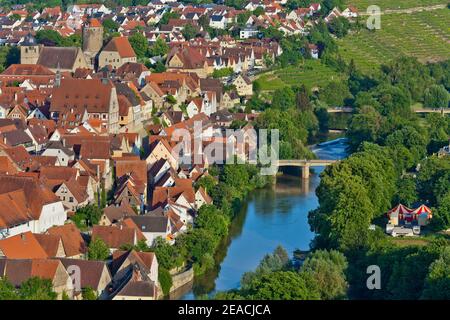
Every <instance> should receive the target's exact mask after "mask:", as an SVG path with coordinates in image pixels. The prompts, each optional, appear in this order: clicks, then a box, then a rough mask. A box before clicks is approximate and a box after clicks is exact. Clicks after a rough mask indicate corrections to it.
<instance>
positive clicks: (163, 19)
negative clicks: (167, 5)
mask: <svg viewBox="0 0 450 320" xmlns="http://www.w3.org/2000/svg"><path fill="white" fill-rule="evenodd" d="M179 17H180V15H179V14H178V13H176V12H169V11H166V12H165V13H164V14H163V15H162V17H161V20H159V22H158V25H159V26H162V25H165V24H168V23H169V20H170V19H178V18H179Z"/></svg>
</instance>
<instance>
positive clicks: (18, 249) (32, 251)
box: [0, 232, 48, 259]
mask: <svg viewBox="0 0 450 320" xmlns="http://www.w3.org/2000/svg"><path fill="white" fill-rule="evenodd" d="M0 250H1V251H2V252H3V254H4V255H5V256H6V257H7V258H8V259H35V258H42V259H45V258H47V257H48V255H47V253H46V252H45V250H44V249H43V248H42V246H41V245H40V243H39V242H38V241H37V239H36V238H35V236H34V234H32V233H31V232H25V233H21V234H18V235H15V236H12V237H9V238H6V239H3V240H0Z"/></svg>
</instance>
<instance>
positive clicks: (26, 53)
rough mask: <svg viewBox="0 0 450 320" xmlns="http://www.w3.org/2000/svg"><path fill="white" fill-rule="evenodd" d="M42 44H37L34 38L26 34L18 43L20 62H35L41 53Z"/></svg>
mask: <svg viewBox="0 0 450 320" xmlns="http://www.w3.org/2000/svg"><path fill="white" fill-rule="evenodd" d="M41 48H42V45H39V44H38V43H37V41H36V39H35V38H34V37H33V36H32V35H31V34H28V35H27V36H25V39H24V41H23V42H22V44H21V45H20V64H36V63H37V61H38V59H39V54H40V53H41Z"/></svg>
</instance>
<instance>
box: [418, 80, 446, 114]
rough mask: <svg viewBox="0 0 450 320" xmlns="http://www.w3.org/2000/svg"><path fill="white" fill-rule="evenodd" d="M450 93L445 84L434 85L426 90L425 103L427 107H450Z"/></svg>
mask: <svg viewBox="0 0 450 320" xmlns="http://www.w3.org/2000/svg"><path fill="white" fill-rule="evenodd" d="M449 101H450V94H449V93H448V91H447V89H445V87H444V86H443V85H433V86H431V87H429V88H427V89H426V90H425V94H424V98H423V104H424V106H425V107H427V108H433V109H437V108H448V106H449V104H448V103H449Z"/></svg>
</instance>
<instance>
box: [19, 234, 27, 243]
mask: <svg viewBox="0 0 450 320" xmlns="http://www.w3.org/2000/svg"><path fill="white" fill-rule="evenodd" d="M25 238H26V237H25V233H21V234H20V239H22V241H25V240H26V239H25Z"/></svg>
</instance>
